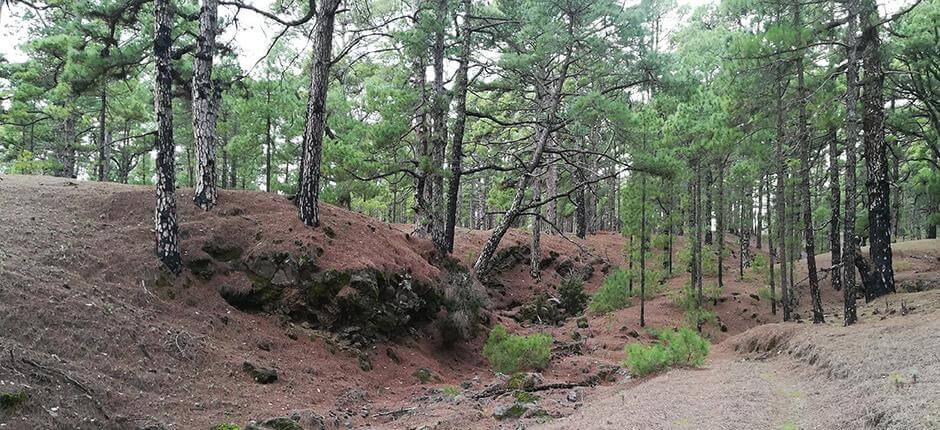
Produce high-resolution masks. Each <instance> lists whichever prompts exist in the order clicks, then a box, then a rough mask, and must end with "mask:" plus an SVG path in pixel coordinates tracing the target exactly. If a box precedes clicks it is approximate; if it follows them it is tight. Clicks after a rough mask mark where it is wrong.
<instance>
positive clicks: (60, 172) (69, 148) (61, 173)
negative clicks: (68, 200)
mask: <svg viewBox="0 0 940 430" xmlns="http://www.w3.org/2000/svg"><path fill="white" fill-rule="evenodd" d="M65 106H66V109H68V113H67V114H66V116H65V119H64V120H63V121H62V124H61V125H60V126H59V130H58V136H56V140H58V142H57V144H56V150H55V157H56V161H58V166H56V169H55V170H54V171H53V176H58V177H61V178H75V177H76V176H77V175H76V172H75V137H76V136H75V123H76V122H77V121H78V114H77V113H76V112H75V110H74V106H75V98H74V97H69V99H68V100H67V101H66V104H65Z"/></svg>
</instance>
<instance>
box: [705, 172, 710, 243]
mask: <svg viewBox="0 0 940 430" xmlns="http://www.w3.org/2000/svg"><path fill="white" fill-rule="evenodd" d="M711 185H712V168H711V166H707V167H706V168H705V187H706V188H705V213H704V222H705V225H704V227H705V244H706V245H711V244H712V186H711Z"/></svg>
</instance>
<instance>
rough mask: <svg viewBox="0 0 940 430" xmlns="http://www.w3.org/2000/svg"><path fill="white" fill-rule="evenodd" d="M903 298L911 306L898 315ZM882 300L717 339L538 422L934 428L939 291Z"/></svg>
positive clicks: (939, 385) (939, 401)
mask: <svg viewBox="0 0 940 430" xmlns="http://www.w3.org/2000/svg"><path fill="white" fill-rule="evenodd" d="M902 300H903V301H904V302H905V306H908V307H910V306H913V307H914V310H913V311H911V312H912V313H911V314H908V315H901V313H900V310H899V309H898V307H899V306H900V302H901V301H902ZM887 303H889V309H893V310H894V311H895V312H894V314H893V315H891V316H889V317H887V318H885V319H884V320H880V319H879V320H874V321H863V322H862V323H860V324H859V325H857V326H855V327H852V328H849V329H846V328H843V327H838V326H835V325H828V326H812V325H808V324H769V325H765V326H762V327H759V328H756V329H752V330H750V331H748V332H746V333H744V334H742V335H739V336H737V337H734V338H732V339H729V340H728V341H726V342H724V343H723V344H721V345H719V346H718V347H717V348H716V349H717V351H716V354H715V355H714V356H713V357H712V358H711V359H710V360H709V362H708V364H707V366H706V367H705V368H702V369H681V370H673V371H670V372H667V373H665V374H663V375H660V376H657V377H653V378H651V379H649V380H647V381H645V382H643V383H641V384H639V385H637V386H634V387H630V388H626V389H614V390H611V391H609V392H608V393H606V395H604V396H602V397H601V398H600V399H598V400H597V401H594V402H591V403H589V404H587V405H586V406H585V407H584V408H582V409H580V410H579V411H578V412H576V413H575V414H573V415H571V416H569V417H567V418H564V419H561V420H557V421H554V422H552V423H549V424H546V425H544V426H541V427H538V428H544V429H584V428H595V429H701V428H708V429H863V428H872V429H925V430H926V429H938V428H940V361H938V357H940V312H938V309H937V305H938V304H940V291H932V292H926V293H914V294H899V295H894V296H891V297H889V298H888V299H887ZM883 306H884V305H883V302H878V303H874V304H872V305H871V306H867V307H864V308H863V309H862V310H863V312H867V313H869V314H870V313H871V312H873V311H874V310H875V309H880V308H881V307H883ZM889 312H890V310H889ZM879 313H881V312H880V311H879ZM735 349H738V350H739V351H738V352H736V351H735Z"/></svg>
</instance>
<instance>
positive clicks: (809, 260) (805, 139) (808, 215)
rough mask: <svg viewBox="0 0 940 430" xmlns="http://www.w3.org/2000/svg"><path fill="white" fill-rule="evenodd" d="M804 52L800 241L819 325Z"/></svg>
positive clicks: (799, 68) (798, 22) (797, 12)
mask: <svg viewBox="0 0 940 430" xmlns="http://www.w3.org/2000/svg"><path fill="white" fill-rule="evenodd" d="M793 21H794V23H793V24H794V26H795V27H796V28H802V25H803V22H802V17H801V6H800V3H799V0H797V1H796V2H794V5H793ZM802 43H803V42H802V41H801V40H800V38H799V37H798V38H797V46H799V45H802ZM803 55H804V52H803V51H800V53H799V56H798V57H797V59H796V79H797V87H796V91H797V96H796V97H797V103H798V109H799V116H798V118H797V121H798V122H797V139H798V141H799V142H800V165H801V166H800V167H801V168H802V172H801V176H802V178H801V180H802V185H801V187H800V188H801V193H800V194H802V200H803V208H802V209H803V241H804V245H805V247H806V272H807V276H808V278H809V291H810V296H811V297H812V302H813V323H814V324H819V323H822V322H825V318H824V317H823V310H822V300H821V299H820V296H819V278H818V277H817V273H816V236H815V231H814V230H813V206H812V202H811V201H810V198H811V196H812V193H811V189H810V174H811V166H810V158H809V157H810V155H809V154H810V141H809V132H808V130H807V128H806V127H807V121H808V119H807V113H806V86H805V83H804V67H803Z"/></svg>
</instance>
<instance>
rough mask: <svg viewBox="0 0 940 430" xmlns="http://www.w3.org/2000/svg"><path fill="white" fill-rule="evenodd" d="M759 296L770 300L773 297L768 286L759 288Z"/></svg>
mask: <svg viewBox="0 0 940 430" xmlns="http://www.w3.org/2000/svg"><path fill="white" fill-rule="evenodd" d="M757 297H759V298H760V299H761V300H766V301H768V302H769V301H771V299H772V297H770V288H767V287H760V288H758V289H757Z"/></svg>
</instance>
